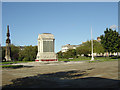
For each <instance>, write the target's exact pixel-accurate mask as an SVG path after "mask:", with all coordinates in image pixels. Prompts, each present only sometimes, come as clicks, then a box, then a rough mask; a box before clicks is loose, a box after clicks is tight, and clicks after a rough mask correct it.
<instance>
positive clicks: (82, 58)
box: [58, 57, 120, 62]
mask: <svg viewBox="0 0 120 90" xmlns="http://www.w3.org/2000/svg"><path fill="white" fill-rule="evenodd" d="M84 60H91V57H79V58H74V59H61V58H60V59H58V61H84ZM116 60H120V57H94V61H89V62H104V61H116Z"/></svg>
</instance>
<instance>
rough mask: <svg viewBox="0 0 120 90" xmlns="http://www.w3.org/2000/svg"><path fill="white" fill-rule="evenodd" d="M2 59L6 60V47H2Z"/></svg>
mask: <svg viewBox="0 0 120 90" xmlns="http://www.w3.org/2000/svg"><path fill="white" fill-rule="evenodd" d="M1 49H2V60H5V47H2V48H1Z"/></svg>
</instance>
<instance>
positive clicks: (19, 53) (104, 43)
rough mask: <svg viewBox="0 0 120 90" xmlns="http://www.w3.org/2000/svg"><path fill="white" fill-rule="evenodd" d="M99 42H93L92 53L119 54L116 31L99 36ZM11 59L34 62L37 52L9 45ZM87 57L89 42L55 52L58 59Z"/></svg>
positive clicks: (105, 32)
mask: <svg viewBox="0 0 120 90" xmlns="http://www.w3.org/2000/svg"><path fill="white" fill-rule="evenodd" d="M100 39H101V41H100V42H98V41H96V40H93V46H94V48H93V51H94V53H98V54H100V53H105V52H107V53H110V52H112V53H114V52H120V36H119V33H118V32H117V31H116V30H112V29H108V28H106V30H105V31H104V34H103V35H101V36H100ZM10 48H11V58H12V60H14V61H34V60H35V59H36V55H37V52H38V49H37V46H32V45H30V46H24V49H23V50H21V48H20V46H15V45H13V44H11V45H10ZM82 54H84V56H88V54H91V41H86V42H85V43H83V44H81V45H80V46H79V47H77V48H76V49H69V50H68V51H67V52H61V51H59V52H57V57H58V58H78V57H79V56H80V55H82ZM4 57H5V47H2V60H4V59H5V58H4Z"/></svg>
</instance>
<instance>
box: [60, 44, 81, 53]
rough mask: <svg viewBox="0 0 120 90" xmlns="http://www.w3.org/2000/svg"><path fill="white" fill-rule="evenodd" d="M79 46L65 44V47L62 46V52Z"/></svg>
mask: <svg viewBox="0 0 120 90" xmlns="http://www.w3.org/2000/svg"><path fill="white" fill-rule="evenodd" d="M79 46H80V45H70V44H67V45H64V46H62V50H61V51H62V52H66V51H68V49H76V48H77V47H79Z"/></svg>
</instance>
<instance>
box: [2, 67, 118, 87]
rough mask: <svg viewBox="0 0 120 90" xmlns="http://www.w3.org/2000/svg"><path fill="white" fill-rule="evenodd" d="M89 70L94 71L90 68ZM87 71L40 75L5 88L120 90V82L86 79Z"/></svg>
mask: <svg viewBox="0 0 120 90" xmlns="http://www.w3.org/2000/svg"><path fill="white" fill-rule="evenodd" d="M89 70H92V68H90V69H89ZM88 74H89V73H87V72H86V71H78V70H73V71H67V72H56V73H48V74H38V75H36V76H30V77H25V78H18V79H15V80H12V82H13V84H10V85H6V86H3V89H5V88H118V87H119V85H118V84H119V80H113V79H107V78H100V77H86V78H83V76H87V75H88Z"/></svg>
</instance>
